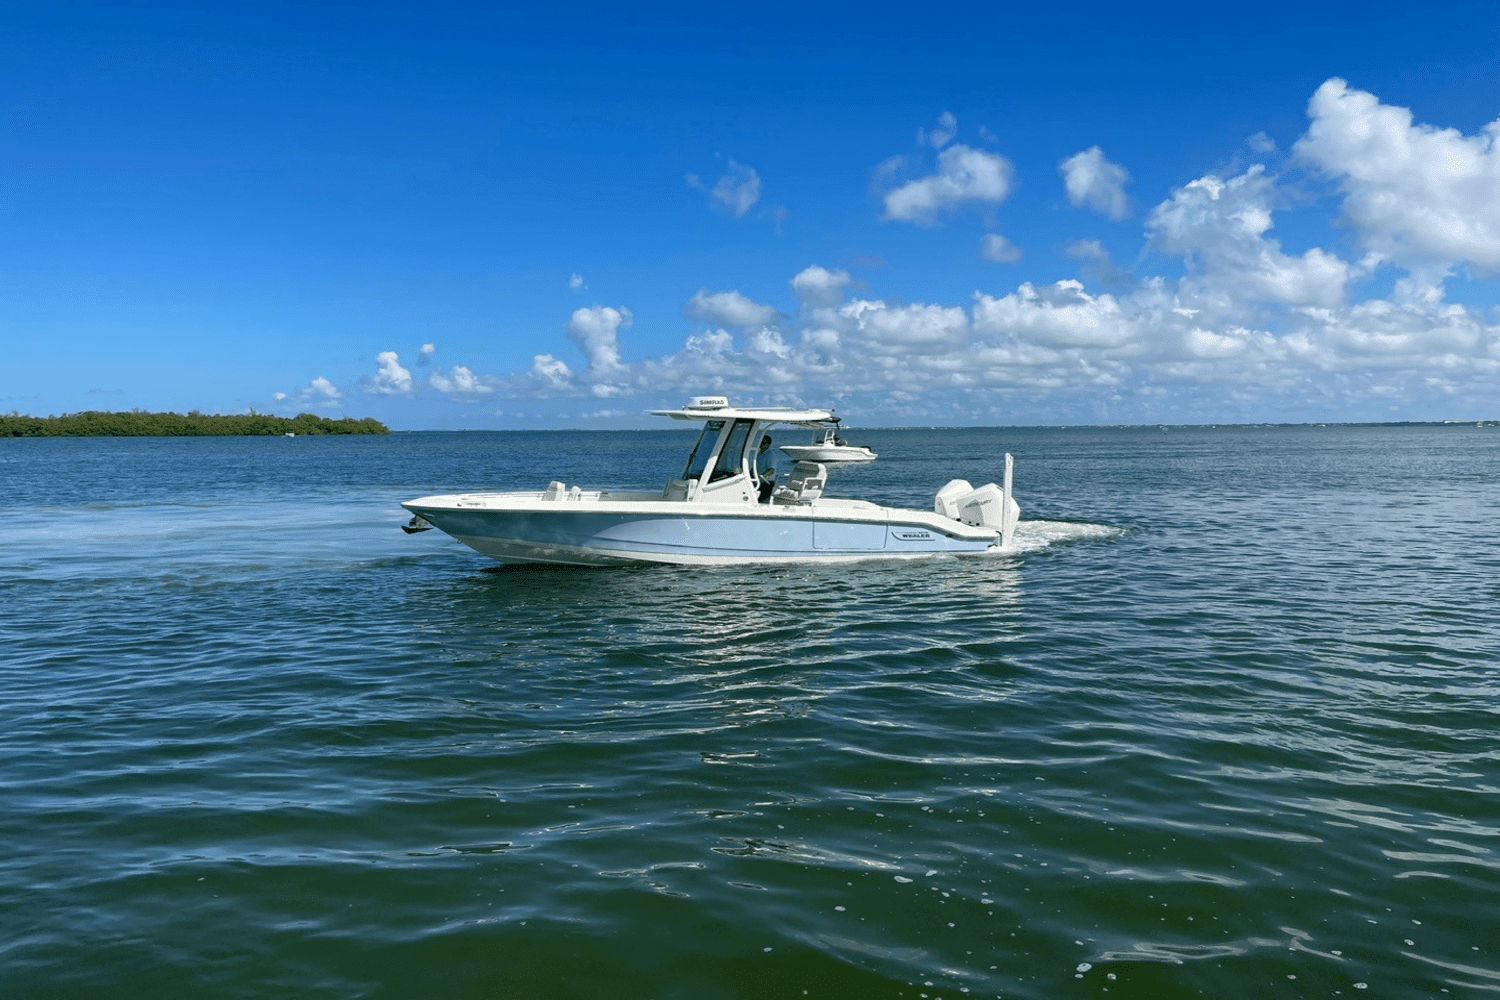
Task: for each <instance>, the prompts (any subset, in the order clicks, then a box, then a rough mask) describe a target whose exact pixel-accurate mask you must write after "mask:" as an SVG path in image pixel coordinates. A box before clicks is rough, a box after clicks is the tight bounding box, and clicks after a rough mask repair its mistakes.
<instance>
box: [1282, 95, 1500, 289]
mask: <svg viewBox="0 0 1500 1000" xmlns="http://www.w3.org/2000/svg"><path fill="white" fill-rule="evenodd" d="M1307 113H1308V117H1309V118H1311V119H1312V124H1311V125H1310V126H1309V127H1308V130H1307V134H1306V135H1304V136H1303V137H1302V138H1301V139H1299V140H1297V143H1296V145H1295V146H1293V153H1294V154H1295V155H1296V156H1298V157H1300V158H1301V159H1303V160H1305V161H1307V162H1310V163H1313V164H1315V165H1316V166H1318V167H1320V168H1321V169H1322V170H1324V171H1326V172H1327V173H1328V174H1329V175H1331V176H1332V177H1335V178H1337V179H1338V181H1339V183H1340V186H1341V187H1342V189H1343V193H1344V211H1345V213H1347V215H1348V217H1349V219H1350V220H1351V221H1352V222H1353V223H1354V224H1355V226H1357V227H1358V230H1359V235H1360V237H1361V239H1362V240H1363V241H1364V243H1365V244H1366V246H1368V247H1369V248H1370V250H1371V251H1372V252H1373V253H1375V254H1377V255H1378V256H1379V257H1381V258H1382V259H1385V260H1390V261H1393V262H1395V263H1398V264H1401V265H1402V266H1405V267H1408V268H1412V269H1421V270H1424V271H1430V270H1432V269H1438V270H1441V269H1445V268H1447V267H1450V266H1452V265H1454V264H1460V263H1469V264H1476V265H1479V266H1480V267H1481V268H1482V269H1484V270H1486V271H1493V270H1495V269H1496V268H1500V121H1494V122H1491V123H1490V124H1489V125H1486V126H1485V127H1484V128H1483V129H1481V130H1480V132H1479V134H1478V135H1472V136H1466V135H1464V134H1462V133H1461V132H1459V131H1458V130H1457V129H1452V128H1436V127H1434V126H1431V125H1422V124H1414V122H1413V116H1412V113H1411V111H1410V110H1409V109H1407V108H1401V107H1395V106H1392V105H1389V104H1382V103H1381V102H1380V100H1379V99H1378V98H1377V97H1376V96H1375V95H1374V94H1370V93H1367V92H1365V91H1363V90H1354V89H1351V88H1350V87H1349V85H1348V84H1347V83H1345V82H1344V81H1343V80H1340V79H1337V78H1335V79H1331V80H1328V81H1327V82H1325V83H1324V84H1323V85H1322V86H1321V87H1319V88H1318V89H1317V91H1316V92H1315V93H1314V94H1313V96H1312V99H1311V100H1310V101H1309V102H1308V106H1307Z"/></svg>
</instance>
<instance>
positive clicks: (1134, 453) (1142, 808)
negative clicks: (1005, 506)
mask: <svg viewBox="0 0 1500 1000" xmlns="http://www.w3.org/2000/svg"><path fill="white" fill-rule="evenodd" d="M849 436H850V437H851V438H854V439H856V440H857V441H858V442H859V443H865V444H870V445H872V446H873V447H874V448H875V449H876V450H877V451H879V452H880V453H881V458H880V460H879V461H878V462H876V463H874V464H873V465H871V466H868V467H863V468H853V469H848V470H840V471H838V472H836V473H835V474H834V475H833V476H832V477H831V481H830V490H829V492H830V493H831V494H833V495H849V496H861V497H866V498H870V499H875V500H879V501H883V502H889V503H897V504H902V505H911V506H921V507H927V506H929V505H930V503H931V499H932V495H933V493H935V492H936V490H937V489H938V488H939V487H941V486H942V485H943V484H944V483H945V482H946V481H947V480H948V479H950V478H954V477H963V478H967V479H969V480H971V481H972V482H975V483H976V484H978V483H983V482H986V481H990V480H997V479H998V478H999V476H1000V474H1001V471H1002V468H1003V465H1002V454H1003V452H1005V451H1010V452H1012V453H1014V454H1015V456H1016V494H1017V498H1018V500H1019V501H1020V503H1021V506H1022V512H1023V513H1022V516H1023V519H1024V520H1023V524H1022V527H1021V530H1020V533H1019V536H1018V537H1019V539H1020V540H1021V542H1022V551H1021V552H1019V553H1017V554H1015V555H1010V556H1004V557H985V558H970V559H952V558H948V559H933V560H930V561H921V562H908V563H888V562H878V561H877V562H870V563H860V564H855V565H840V566H837V567H817V566H795V567H788V566H777V567H744V568H715V569H686V568H674V567H647V568H639V569H637V568H629V569H608V570H559V569H538V568H521V567H516V568H495V567H493V565H492V564H491V563H489V562H488V561H487V560H485V559H483V558H482V557H480V556H478V555H477V554H475V553H473V552H471V551H469V550H468V549H466V548H463V547H462V546H460V545H458V544H457V543H456V542H453V541H452V540H450V539H448V538H447V537H446V536H443V535H441V533H439V532H435V531H434V532H427V533H425V534H422V535H415V536H410V537H408V536H406V535H404V534H403V533H402V532H400V531H399V530H398V526H399V525H400V524H401V523H402V522H403V521H404V520H405V519H406V514H405V512H404V511H403V510H401V509H400V508H399V507H398V506H397V504H398V502H399V501H400V500H403V499H410V498H412V497H415V496H420V495H424V494H429V493H435V492H450V491H459V490H468V489H484V488H494V489H540V488H541V487H542V486H544V485H545V484H546V482H547V481H549V480H551V479H562V480H564V481H566V482H568V483H579V484H581V485H584V486H588V487H597V486H614V487H638V488H652V487H656V486H659V485H661V484H662V483H663V482H664V481H665V479H666V478H667V476H668V475H669V474H670V473H671V472H673V471H675V470H676V468H677V467H678V466H679V465H680V463H681V461H682V456H683V454H684V453H685V451H686V448H687V446H688V443H689V442H690V440H691V433H690V432H681V431H665V432H641V433H583V432H578V433H571V432H569V433H564V432H557V433H472V434H459V433H453V434H448V433H424V434H396V435H392V436H390V437H385V438H306V437H302V438H295V439H290V438H269V439H113V440H67V439H42V440H4V441H0V484H3V487H4V489H3V493H0V496H3V501H0V503H3V514H4V523H5V525H6V528H7V529H8V530H7V532H6V534H5V542H4V545H3V546H0V609H3V610H0V996H4V997H17V998H22V997H25V998H33V997H36V998H50V997H193V998H216V997H293V998H302V997H307V998H324V997H327V998H343V997H390V998H408V997H413V998H415V997H422V998H450V997H451V998H469V997H474V998H511V997H514V998H522V997H526V998H533V997H540V998H572V997H578V998H584V997H601V998H603V997H607V998H616V997H618V998H664V1000H665V998H685V1000H686V998H691V1000H698V998H708V1000H711V998H741V997H743V998H761V997H764V998H781V997H787V998H799V997H804V996H805V997H824V998H830V997H837V998H897V997H906V998H923V997H926V998H936V997H942V998H962V997H1003V998H1037V1000H1053V998H1060V997H1110V998H1120V997H1142V998H1146V997H1150V998H1161V997H1196V996H1206V997H1215V998H1225V997H1339V996H1342V997H1365V996H1368V997H1406V998H1416V997H1423V998H1426V997H1433V996H1442V995H1445V994H1446V995H1452V996H1455V997H1474V996H1484V995H1493V994H1497V993H1500V933H1497V931H1496V928H1497V927H1500V676H1497V672H1500V541H1497V535H1500V428H1497V427H1493V426H1491V427H1475V426H1445V427H1219V428H1210V427H1204V428H1178V427H1174V428H1167V429H1161V428H1144V429H1142V428H1134V429H1098V428H1076V429H1065V428H1064V429H965V430H900V431H869V432H865V433H853V432H851V433H850V434H849Z"/></svg>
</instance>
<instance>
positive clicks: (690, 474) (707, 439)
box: [682, 420, 724, 479]
mask: <svg viewBox="0 0 1500 1000" xmlns="http://www.w3.org/2000/svg"><path fill="white" fill-rule="evenodd" d="M723 429H724V421H722V420H710V421H708V422H707V423H705V424H704V425H703V431H702V433H700V434H699V435H698V443H697V444H695V445H693V453H692V454H691V455H689V456H688V460H687V468H685V469H683V470H682V478H683V479H697V478H698V477H700V476H702V475H703V470H704V469H706V468H708V456H709V455H711V454H713V450H714V442H715V441H717V440H718V438H719V432H720V431H721V430H723Z"/></svg>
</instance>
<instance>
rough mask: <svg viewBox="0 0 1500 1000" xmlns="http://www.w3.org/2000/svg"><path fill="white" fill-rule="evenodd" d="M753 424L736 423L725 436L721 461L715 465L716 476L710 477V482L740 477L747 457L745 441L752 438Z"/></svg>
mask: <svg viewBox="0 0 1500 1000" xmlns="http://www.w3.org/2000/svg"><path fill="white" fill-rule="evenodd" d="M753 423H754V422H753V421H750V420H736V421H735V422H734V426H733V427H731V428H730V429H729V433H728V434H727V435H725V438H724V447H723V448H721V449H719V460H718V461H717V462H715V463H714V474H713V475H712V476H711V477H709V480H708V481H709V482H711V483H712V482H717V481H718V480H720V479H728V478H729V477H730V476H736V475H739V473H740V469H741V467H742V462H743V460H744V456H745V441H746V439H748V438H749V437H750V428H751V426H753Z"/></svg>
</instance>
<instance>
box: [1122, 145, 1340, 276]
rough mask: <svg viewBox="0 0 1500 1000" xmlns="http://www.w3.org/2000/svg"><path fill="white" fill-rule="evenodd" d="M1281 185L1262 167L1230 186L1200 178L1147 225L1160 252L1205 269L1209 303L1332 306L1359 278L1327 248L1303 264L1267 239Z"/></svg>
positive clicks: (1307, 257)
mask: <svg viewBox="0 0 1500 1000" xmlns="http://www.w3.org/2000/svg"><path fill="white" fill-rule="evenodd" d="M1275 197H1276V192H1275V184H1274V181H1273V180H1272V178H1270V177H1269V176H1267V175H1266V173H1265V169H1264V168H1263V167H1261V166H1259V165H1256V166H1252V167H1251V168H1250V169H1248V170H1246V171H1245V172H1244V173H1243V174H1240V175H1239V176H1237V177H1231V178H1229V179H1228V180H1224V179H1222V178H1220V177H1217V176H1215V175H1213V174H1210V175H1208V176H1206V177H1200V178H1198V179H1197V180H1195V181H1191V182H1190V183H1188V184H1185V185H1184V186H1182V187H1181V188H1178V189H1177V190H1176V191H1174V192H1172V197H1171V198H1170V199H1168V200H1167V201H1164V202H1162V203H1161V204H1160V205H1158V206H1156V208H1154V209H1153V210H1152V212H1151V216H1150V218H1149V219H1148V220H1147V225H1146V228H1147V233H1148V234H1149V236H1150V237H1151V240H1152V243H1153V244H1154V245H1155V246H1156V247H1157V248H1158V249H1160V250H1165V251H1167V252H1168V253H1173V254H1180V255H1182V256H1183V257H1185V258H1187V259H1188V260H1189V263H1190V264H1193V265H1195V266H1197V267H1199V268H1201V274H1202V281H1201V282H1199V283H1198V287H1199V288H1200V289H1201V290H1202V291H1203V294H1204V295H1205V296H1208V297H1213V296H1215V295H1219V296H1228V297H1229V298H1230V299H1231V300H1232V301H1234V302H1237V303H1243V302H1254V301H1269V302H1274V303H1281V304H1285V305H1308V306H1331V305H1336V304H1337V303H1338V302H1340V301H1341V300H1342V299H1343V297H1344V290H1345V286H1346V285H1347V284H1348V282H1349V280H1350V278H1351V276H1352V274H1353V271H1352V269H1351V268H1350V266H1349V264H1348V263H1346V262H1345V261H1343V260H1342V259H1340V258H1339V257H1337V256H1335V255H1334V254H1331V253H1328V252H1326V251H1324V250H1323V249H1321V248H1319V247H1313V248H1311V249H1310V250H1308V251H1307V252H1305V253H1304V254H1302V255H1301V256H1300V257H1293V256H1290V255H1288V254H1286V253H1283V252H1282V250H1281V245H1280V244H1279V243H1277V242H1276V241H1275V240H1273V239H1269V238H1267V237H1266V235H1265V234H1266V232H1267V231H1268V230H1270V229H1271V227H1272V202H1273V200H1274V198H1275Z"/></svg>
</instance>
